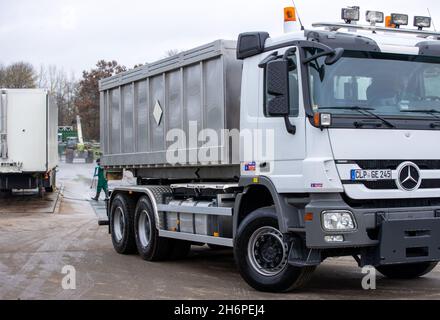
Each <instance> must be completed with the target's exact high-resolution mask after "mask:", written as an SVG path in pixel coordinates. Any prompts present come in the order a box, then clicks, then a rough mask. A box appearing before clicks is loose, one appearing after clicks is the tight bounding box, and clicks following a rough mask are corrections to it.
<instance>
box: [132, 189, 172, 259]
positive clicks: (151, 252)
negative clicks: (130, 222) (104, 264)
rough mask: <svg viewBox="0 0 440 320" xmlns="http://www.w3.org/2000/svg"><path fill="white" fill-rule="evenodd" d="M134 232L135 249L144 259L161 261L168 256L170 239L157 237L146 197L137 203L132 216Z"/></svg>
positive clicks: (154, 219)
mask: <svg viewBox="0 0 440 320" xmlns="http://www.w3.org/2000/svg"><path fill="white" fill-rule="evenodd" d="M134 233H135V241H136V246H137V250H138V252H139V255H140V256H141V257H142V259H144V260H146V261H163V260H165V259H167V258H169V257H170V255H171V253H172V249H173V247H172V246H173V244H174V243H173V241H172V239H167V238H162V237H159V231H158V230H157V228H156V217H155V214H154V211H153V206H152V205H151V202H150V200H149V199H148V198H147V197H141V198H140V199H139V201H138V203H137V206H136V211H135V217H134Z"/></svg>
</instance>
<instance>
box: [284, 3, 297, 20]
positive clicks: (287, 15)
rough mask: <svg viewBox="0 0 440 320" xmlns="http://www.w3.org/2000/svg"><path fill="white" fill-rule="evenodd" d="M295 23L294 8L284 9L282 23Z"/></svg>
mask: <svg viewBox="0 0 440 320" xmlns="http://www.w3.org/2000/svg"><path fill="white" fill-rule="evenodd" d="M291 21H296V11H295V8H294V7H287V8H284V22H291Z"/></svg>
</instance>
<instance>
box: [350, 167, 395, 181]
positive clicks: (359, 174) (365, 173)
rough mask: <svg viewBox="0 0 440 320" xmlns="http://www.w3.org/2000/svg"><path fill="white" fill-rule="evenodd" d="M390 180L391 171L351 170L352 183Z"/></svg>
mask: <svg viewBox="0 0 440 320" xmlns="http://www.w3.org/2000/svg"><path fill="white" fill-rule="evenodd" d="M392 178H393V171H392V170H351V180H352V181H362V180H391V179H392Z"/></svg>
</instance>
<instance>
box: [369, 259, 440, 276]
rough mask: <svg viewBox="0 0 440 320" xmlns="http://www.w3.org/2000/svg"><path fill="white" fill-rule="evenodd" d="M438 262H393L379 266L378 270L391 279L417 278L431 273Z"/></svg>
mask: <svg viewBox="0 0 440 320" xmlns="http://www.w3.org/2000/svg"><path fill="white" fill-rule="evenodd" d="M437 264H438V262H420V263H407V264H393V265H386V266H380V267H377V268H376V269H377V271H379V272H380V273H381V274H383V275H384V276H385V277H387V278H390V279H415V278H419V277H422V276H424V275H426V274H428V273H430V272H431V271H432V270H433V269H434V268H435V267H436V266H437Z"/></svg>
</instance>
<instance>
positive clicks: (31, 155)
mask: <svg viewBox="0 0 440 320" xmlns="http://www.w3.org/2000/svg"><path fill="white" fill-rule="evenodd" d="M0 94H1V99H0V101H1V102H0V190H1V191H3V192H5V191H6V192H11V191H12V190H15V189H19V190H23V189H37V188H38V189H39V191H40V192H44V191H46V192H53V190H54V188H55V183H56V168H57V166H58V132H57V130H58V108H57V106H56V104H55V103H54V101H53V100H52V98H51V97H50V95H49V94H48V92H47V91H46V90H43V89H0Z"/></svg>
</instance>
